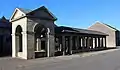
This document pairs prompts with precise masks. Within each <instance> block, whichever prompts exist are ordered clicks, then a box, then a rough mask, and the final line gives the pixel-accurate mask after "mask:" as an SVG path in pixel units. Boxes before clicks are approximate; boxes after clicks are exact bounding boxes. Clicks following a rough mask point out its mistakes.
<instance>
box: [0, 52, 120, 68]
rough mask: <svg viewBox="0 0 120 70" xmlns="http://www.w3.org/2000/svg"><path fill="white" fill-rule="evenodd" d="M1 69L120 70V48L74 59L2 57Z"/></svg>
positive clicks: (0, 59) (0, 61)
mask: <svg viewBox="0 0 120 70" xmlns="http://www.w3.org/2000/svg"><path fill="white" fill-rule="evenodd" d="M0 67H1V68H0V70H120V50H117V51H113V52H109V53H104V54H99V55H95V56H87V57H83V58H81V57H79V58H78V57H76V58H73V59H50V60H49V59H46V60H45V59H36V60H28V61H26V60H19V59H13V58H0Z"/></svg>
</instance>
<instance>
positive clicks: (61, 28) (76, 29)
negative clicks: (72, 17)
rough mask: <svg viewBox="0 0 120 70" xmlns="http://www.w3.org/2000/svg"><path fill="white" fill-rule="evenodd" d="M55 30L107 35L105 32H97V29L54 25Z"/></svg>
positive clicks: (58, 31) (57, 31)
mask: <svg viewBox="0 0 120 70" xmlns="http://www.w3.org/2000/svg"><path fill="white" fill-rule="evenodd" d="M55 32H56V33H64V32H68V33H81V34H93V35H105V36H107V34H105V33H102V32H99V31H93V30H87V29H79V28H72V27H65V26H60V27H56V28H55Z"/></svg>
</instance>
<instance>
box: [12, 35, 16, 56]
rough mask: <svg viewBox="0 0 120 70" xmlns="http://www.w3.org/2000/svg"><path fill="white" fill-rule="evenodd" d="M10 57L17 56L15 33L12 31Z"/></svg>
mask: <svg viewBox="0 0 120 70" xmlns="http://www.w3.org/2000/svg"><path fill="white" fill-rule="evenodd" d="M11 35H12V57H17V48H16V40H15V39H16V38H15V37H16V36H15V33H12V34H11Z"/></svg>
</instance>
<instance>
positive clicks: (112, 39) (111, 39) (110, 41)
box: [88, 21, 120, 48]
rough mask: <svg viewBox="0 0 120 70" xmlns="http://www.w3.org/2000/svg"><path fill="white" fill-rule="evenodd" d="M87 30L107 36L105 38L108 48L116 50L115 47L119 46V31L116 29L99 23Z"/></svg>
mask: <svg viewBox="0 0 120 70" xmlns="http://www.w3.org/2000/svg"><path fill="white" fill-rule="evenodd" d="M88 29H89V30H96V31H100V32H103V33H106V34H108V35H109V36H107V37H106V40H107V47H108V48H116V47H117V46H120V31H119V30H118V29H116V28H114V27H112V26H110V25H108V24H104V23H101V22H99V21H97V22H96V23H95V24H94V25H92V26H90V27H89V28H88Z"/></svg>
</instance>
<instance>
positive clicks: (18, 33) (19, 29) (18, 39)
mask: <svg viewBox="0 0 120 70" xmlns="http://www.w3.org/2000/svg"><path fill="white" fill-rule="evenodd" d="M15 36H16V37H15V38H16V50H17V51H16V52H17V56H20V53H21V52H23V46H22V27H21V26H20V25H18V26H17V27H16V31H15Z"/></svg>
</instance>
